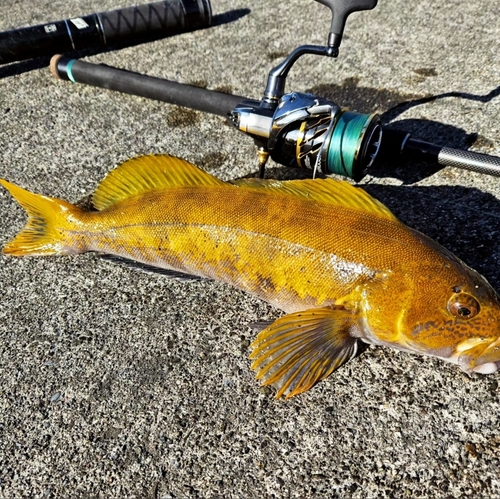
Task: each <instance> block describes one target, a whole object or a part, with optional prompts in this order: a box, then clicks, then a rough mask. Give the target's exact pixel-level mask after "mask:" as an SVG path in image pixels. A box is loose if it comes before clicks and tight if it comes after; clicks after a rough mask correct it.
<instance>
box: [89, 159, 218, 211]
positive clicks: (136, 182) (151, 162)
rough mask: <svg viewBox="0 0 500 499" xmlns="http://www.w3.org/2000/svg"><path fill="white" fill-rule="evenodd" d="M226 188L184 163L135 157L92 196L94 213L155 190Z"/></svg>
mask: <svg viewBox="0 0 500 499" xmlns="http://www.w3.org/2000/svg"><path fill="white" fill-rule="evenodd" d="M194 185H197V186H207V187H209V186H215V185H226V183H225V182H223V181H222V180H219V179H217V178H215V177H212V175H210V174H208V173H206V172H204V171H202V170H200V169H199V168H198V167H196V166H194V165H193V164H191V163H188V162H187V161H185V160H183V159H180V158H176V157H174V156H168V155H166V154H159V155H153V154H149V155H146V156H138V157H137V158H132V159H129V160H127V161H124V162H123V163H121V164H119V165H118V166H117V167H116V168H115V169H114V170H112V171H111V172H109V173H108V175H107V176H106V178H105V179H104V180H103V181H102V182H101V183H100V184H99V186H98V187H97V189H96V190H95V192H94V195H93V196H92V204H93V205H94V207H95V208H96V209H97V210H104V209H105V208H108V207H109V206H111V205H113V204H115V203H117V202H119V201H123V200H125V199H128V198H130V197H132V196H136V195H138V194H142V193H145V192H149V191H152V190H155V189H165V188H169V187H181V186H194Z"/></svg>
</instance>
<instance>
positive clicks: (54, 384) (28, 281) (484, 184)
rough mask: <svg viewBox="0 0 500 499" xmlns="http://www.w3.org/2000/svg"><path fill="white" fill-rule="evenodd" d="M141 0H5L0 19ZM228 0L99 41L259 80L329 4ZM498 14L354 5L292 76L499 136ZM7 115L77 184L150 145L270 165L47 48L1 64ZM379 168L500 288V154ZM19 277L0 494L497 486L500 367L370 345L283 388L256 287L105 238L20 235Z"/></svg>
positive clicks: (291, 84) (403, 119)
mask: <svg viewBox="0 0 500 499" xmlns="http://www.w3.org/2000/svg"><path fill="white" fill-rule="evenodd" d="M124 4H127V2H125V1H124V0H101V1H97V0H74V1H73V2H65V1H61V0H57V1H52V0H51V1H49V0H37V1H36V2H19V1H15V0H3V1H2V9H1V10H2V15H1V16H0V30H7V29H11V28H14V27H19V26H25V25H35V24H39V23H42V22H47V21H52V20H58V19H66V18H70V17H74V16H78V15H83V14H87V13H91V12H102V11H104V10H110V9H114V8H118V7H123V6H125V5H124ZM128 4H130V2H128ZM212 6H213V11H214V16H216V17H215V19H216V21H217V22H216V25H215V26H213V27H212V28H210V29H206V30H202V31H197V32H193V33H187V34H181V35H178V36H175V37H171V38H168V39H165V40H161V41H156V42H153V43H149V44H143V45H139V46H135V47H130V48H126V49H123V50H117V51H113V52H108V53H100V54H97V55H93V56H90V57H88V58H87V60H88V61H91V62H102V63H106V64H109V65H111V66H117V67H121V68H126V69H129V70H133V71H137V72H141V73H147V74H150V75H155V76H158V77H163V78H169V79H173V80H176V81H180V82H188V83H195V84H197V85H202V86H206V87H208V88H210V89H223V90H224V91H229V92H232V93H235V94H240V95H246V96H249V97H252V98H260V97H261V94H262V92H263V90H264V87H265V82H266V77H267V74H268V71H269V69H270V68H271V67H272V66H274V65H276V64H278V63H279V62H281V61H282V60H283V58H284V56H285V55H286V54H288V53H289V52H290V51H291V50H293V49H294V48H295V47H296V46H297V45H299V44H323V43H324V42H325V40H326V36H327V32H328V28H329V25H330V18H329V12H328V10H327V9H326V7H324V6H323V5H321V4H319V3H317V2H313V1H312V0H282V1H280V2H277V1H269V0H246V1H245V0H213V1H212ZM499 14H500V7H499V6H498V3H497V2H492V1H491V0H476V1H468V2H465V1H463V2H457V1H454V0H442V1H440V2H434V1H431V0H421V1H419V2H406V1H403V0H393V1H390V2H389V1H380V2H379V5H378V6H377V7H376V9H375V10H373V11H370V12H363V13H357V14H353V15H352V16H351V17H350V18H349V20H348V23H347V27H346V32H345V37H344V40H343V43H342V47H341V52H340V57H339V58H338V60H331V59H321V58H317V57H313V56H306V57H304V58H303V59H301V60H300V61H299V62H298V63H297V65H296V66H295V67H294V68H293V70H292V71H291V74H290V77H289V79H288V83H287V89H289V90H292V89H293V90H298V91H313V92H316V93H317V94H319V95H323V96H327V97H330V98H332V99H334V100H335V101H336V102H338V103H339V104H340V105H342V106H346V107H349V108H351V109H353V110H357V111H363V112H374V111H378V112H379V113H381V114H382V119H383V121H384V123H389V122H393V121H397V122H398V123H399V126H400V127H401V128H404V129H407V130H409V131H411V132H412V133H413V134H414V137H418V138H422V139H427V140H433V141H436V142H438V143H441V144H446V145H449V146H451V147H458V148H463V149H467V148H469V149H471V150H476V151H481V152H485V153H488V154H496V155H500V126H499V118H500V97H499V94H500V87H499V85H500V58H499V57H498V51H499V40H500V22H499V21H498V19H499ZM0 119H1V126H0V177H3V178H6V179H8V180H10V181H12V182H15V183H18V184H20V185H22V186H24V187H26V188H28V189H30V190H33V191H36V192H39V193H43V194H46V195H50V196H55V197H61V198H64V199H67V200H69V201H71V202H81V201H82V200H85V199H87V197H88V196H89V195H90V194H91V193H92V191H93V190H94V188H95V186H96V185H97V183H98V182H99V180H100V179H102V178H103V177H104V176H105V175H106V173H107V172H108V171H109V170H110V169H112V168H113V167H114V166H115V165H116V164H118V163H119V162H121V161H123V160H125V159H127V158H129V157H132V156H136V155H139V154H145V153H169V154H173V155H177V156H181V157H183V158H185V159H187V160H190V161H192V162H194V163H196V164H198V165H199V166H201V167H203V168H204V169H206V170H207V171H209V172H211V173H212V174H214V175H217V176H219V177H221V178H223V179H232V178H238V177H242V176H248V175H254V174H255V173H256V170H257V166H256V155H255V152H256V151H255V147H254V145H253V142H252V140H250V139H249V138H248V137H245V136H244V135H243V134H240V133H239V132H237V131H235V130H233V129H232V128H231V127H229V126H227V125H226V124H225V122H224V120H223V119H222V118H219V117H215V116H210V115H206V114H202V113H198V112H194V111H190V110H186V109H179V108H176V107H174V106H170V105H167V104H164V103H158V102H154V101H148V100H146V99H142V98H137V97H131V96H128V95H123V94H118V93H114V92H110V91H105V90H101V89H97V88H91V87H88V86H83V85H74V84H71V83H69V82H63V81H57V80H55V79H54V78H53V77H52V76H51V74H50V73H49V70H48V67H47V59H44V60H35V61H30V62H27V63H16V64H12V65H7V66H2V67H0ZM299 175H301V174H300V172H299V173H297V172H296V171H294V170H287V169H286V168H284V167H280V166H279V165H275V164H271V165H270V168H269V170H268V176H273V177H279V178H294V177H296V176H299ZM363 183H364V184H366V188H367V190H368V191H369V192H370V193H371V194H373V195H375V196H376V197H378V198H379V199H381V200H382V201H383V202H385V203H386V204H387V205H388V206H389V207H390V208H391V209H392V210H393V211H394V212H395V214H396V215H397V216H399V217H400V218H401V219H402V220H403V221H404V222H405V223H407V224H409V225H410V226H412V227H414V228H416V229H418V230H420V231H422V232H424V233H426V234H428V235H429V236H431V237H433V238H435V239H437V240H438V241H439V242H440V243H442V244H443V245H445V246H446V247H448V248H449V249H451V250H452V251H454V252H455V253H456V254H457V255H458V256H459V257H460V258H462V259H463V260H465V261H466V262H467V263H468V264H469V265H471V266H472V267H474V268H476V269H477V270H478V271H480V272H481V273H482V274H484V275H485V276H486V277H487V278H488V279H489V280H490V282H491V283H492V285H493V286H494V287H496V288H497V289H500V267H499V265H498V262H499V258H500V250H499V245H498V241H499V238H498V236H499V230H500V201H499V199H500V180H499V179H498V178H494V177H488V176H481V175H479V174H475V173H470V172H465V171H462V170H458V169H453V168H445V169H439V168H438V167H436V166H435V165H430V164H427V163H416V162H410V163H405V164H402V163H401V164H398V165H380V166H379V167H378V168H376V169H374V170H373V171H372V175H371V176H369V177H367V178H366V179H365V180H364V181H363ZM0 213H1V216H0V244H1V245H3V244H5V243H6V242H7V241H8V240H10V239H11V238H12V237H13V236H14V235H15V234H16V233H17V232H18V231H19V230H20V229H21V228H22V227H23V225H24V223H25V220H26V217H25V214H24V212H23V211H22V209H21V208H19V207H18V206H17V205H16V203H15V202H14V201H13V200H12V199H11V197H10V196H9V195H8V193H7V192H5V191H4V190H2V191H1V192H0ZM332 223H333V221H332ZM0 288H1V296H0V497H3V498H9V499H10V498H24V497H26V498H42V497H44V498H45V497H47V498H66V497H68V498H69V497H72V498H114V497H116V498H162V499H167V498H212V497H225V498H267V497H269V498H272V497H275V498H281V497H284V498H285V497H286V498H288V497H290V498H316V497H327V498H346V497H352V498H402V497H425V498H428V497H433V498H462V497H474V498H483V497H500V477H499V472H500V458H499V453H500V430H499V427H500V416H499V415H500V402H499V396H500V391H499V379H500V375H499V374H493V375H488V376H482V375H473V376H471V377H468V376H467V375H465V374H463V373H462V372H461V371H460V370H459V369H458V368H457V367H455V366H453V365H448V364H445V363H444V362H442V361H440V360H435V359H431V358H424V357H419V356H412V355H409V354H405V353H399V352H396V351H392V350H389V349H384V348H371V347H369V348H367V349H365V350H364V351H363V352H362V353H361V354H360V355H358V356H357V357H356V358H355V359H354V360H352V361H351V362H349V363H348V364H347V365H345V366H344V367H342V368H341V369H339V370H338V371H337V372H335V373H334V374H333V375H332V376H331V377H330V378H329V379H328V380H326V381H325V382H322V383H320V384H319V385H317V386H316V387H315V388H313V389H312V390H310V391H309V392H308V393H306V394H304V395H302V396H298V397H295V398H293V399H291V400H289V401H283V400H280V401H276V400H274V398H273V393H272V390H267V389H262V388H261V387H260V386H259V383H258V382H257V381H256V380H255V378H254V375H253V374H252V373H251V371H250V369H249V365H250V362H249V360H248V359H247V356H248V354H249V351H248V345H249V342H250V341H251V340H252V338H253V337H254V334H255V333H254V332H253V331H252V330H251V329H250V327H249V324H250V323H252V322H256V321H260V320H269V319H272V318H276V317H278V316H279V315H280V312H279V311H278V310H275V309H272V308H271V307H269V306H267V305H266V304H265V303H262V302H260V301H258V300H256V299H252V298H249V297H248V296H246V295H245V294H244V293H242V292H239V291H236V290H234V289H231V288H229V287H227V286H224V285H221V284H218V283H215V282H195V283H182V282H172V281H170V280H168V279H166V278H164V277H162V276H155V275H149V274H143V273H139V272H134V271H131V270H129V269H127V268H123V267H120V266H116V265H113V264H112V263H108V262H105V261H102V260H101V259H99V258H98V257H97V256H96V255H92V254H88V255H80V256H74V257H60V258H56V257H53V258H19V259H18V258H12V257H5V256H1V257H0ZM395 299H397V297H395Z"/></svg>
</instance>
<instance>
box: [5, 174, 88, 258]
mask: <svg viewBox="0 0 500 499" xmlns="http://www.w3.org/2000/svg"><path fill="white" fill-rule="evenodd" d="M0 184H1V185H3V187H5V188H6V189H7V190H8V191H9V192H10V194H11V195H12V197H13V198H14V199H15V200H16V201H17V202H18V203H19V204H20V205H21V206H22V207H23V208H24V209H25V210H26V213H27V214H28V222H27V223H26V226H25V227H24V229H23V230H22V231H21V232H20V233H19V234H18V235H17V236H16V237H15V238H14V239H13V240H12V241H10V242H9V243H7V244H6V245H5V247H4V248H3V253H4V254H8V255H15V256H23V255H67V254H72V253H80V252H82V251H85V249H84V248H83V247H82V244H81V242H80V243H79V244H75V242H74V241H73V240H72V239H71V237H70V236H69V235H68V233H67V231H66V230H65V229H67V228H70V227H72V226H73V225H74V223H75V222H76V221H77V220H78V219H79V216H80V215H81V214H82V213H83V210H81V209H80V208H78V207H76V206H74V205H72V204H70V203H67V202H66V201H63V200H61V199H55V198H50V197H47V196H42V195H40V194H34V193H32V192H29V191H27V190H25V189H23V188H21V187H19V186H17V185H15V184H12V183H10V182H7V181H6V180H2V179H0ZM70 220H71V221H70Z"/></svg>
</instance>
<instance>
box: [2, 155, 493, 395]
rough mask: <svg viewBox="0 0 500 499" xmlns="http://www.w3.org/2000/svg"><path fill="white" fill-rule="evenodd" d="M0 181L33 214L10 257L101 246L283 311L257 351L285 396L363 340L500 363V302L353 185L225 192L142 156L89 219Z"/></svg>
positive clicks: (123, 168)
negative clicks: (202, 279) (220, 285)
mask: <svg viewBox="0 0 500 499" xmlns="http://www.w3.org/2000/svg"><path fill="white" fill-rule="evenodd" d="M1 183H2V184H3V185H4V186H5V187H6V188H7V189H8V190H9V191H10V192H11V193H12V195H13V196H14V197H15V198H16V199H17V200H18V201H19V202H20V203H21V204H22V205H23V206H24V207H25V209H26V210H27V211H28V214H29V215H30V218H29V220H28V224H27V227H26V228H25V230H24V231H23V232H21V233H20V234H19V235H18V236H17V237H16V238H15V239H14V240H13V241H12V242H10V243H9V244H7V246H6V247H5V248H4V253H8V254H13V255H25V254H32V255H42V254H74V253H83V252H86V251H97V252H101V253H105V254H110V255H116V256H119V257H123V258H127V259H132V260H135V261H137V262H141V263H143V264H147V265H149V266H154V267H158V268H162V269H169V270H173V271H176V272H181V273H184V274H191V275H194V276H199V277H207V278H211V279H216V280H219V281H222V282H225V283H228V284H231V285H233V286H235V287H237V288H239V289H242V290H244V291H246V292H248V293H250V294H252V295H254V296H257V297H259V298H261V299H263V300H266V301H267V302H269V303H271V304H273V305H274V306H276V307H278V308H280V309H282V310H283V311H285V312H286V314H288V315H285V316H284V317H282V318H281V319H279V320H278V321H276V323H275V324H272V325H270V326H269V327H267V328H266V329H264V331H262V332H261V333H259V335H258V337H257V339H256V341H255V342H254V344H253V345H252V348H253V353H252V355H251V357H252V358H253V359H255V360H254V363H253V365H252V367H253V368H254V369H256V370H257V372H258V377H259V378H261V379H263V380H264V382H265V383H266V384H273V385H275V386H276V387H277V388H278V396H280V395H282V394H284V395H286V396H287V397H289V396H292V395H295V394H297V393H301V392H303V391H305V390H307V389H309V388H310V387H311V386H312V385H313V384H314V383H316V382H317V381H319V380H320V379H323V378H324V377H326V376H328V375H329V374H330V373H331V372H332V371H333V370H334V369H335V368H336V367H338V366H339V365H341V364H342V363H343V362H345V361H346V360H348V359H349V358H350V357H352V356H353V355H354V354H355V352H356V344H357V340H359V339H361V340H363V341H365V342H368V343H372V344H376V345H385V346H391V347H394V348H396V349H399V350H404V351H409V352H416V353H422V354H427V355H433V356H437V357H440V358H443V359H445V360H448V361H451V362H455V363H457V364H459V365H460V366H461V367H462V368H463V369H464V370H466V371H468V372H470V371H472V370H476V371H478V372H485V373H486V372H493V371H494V370H496V367H497V366H498V364H497V363H499V362H500V350H499V348H500V347H499V345H498V343H499V342H500V340H499V336H500V335H499V319H500V303H499V300H498V297H497V295H496V293H495V291H494V290H493V289H492V288H491V286H490V285H489V284H488V283H487V281H486V280H485V279H484V278H483V277H482V276H480V275H479V274H477V273H476V272H475V271H473V270H472V269H470V268H469V267H467V266H466V265H465V264H464V263H463V262H461V261H460V260H459V259H458V258H456V257H455V256H454V255H452V254H451V253H450V252H449V251H447V250H446V249H444V248H443V247H441V246H440V245H438V244H437V243H436V242H434V241H432V240H431V239H429V238H428V237H426V236H424V235H423V234H421V233H419V232H417V231H415V230H413V229H410V228H408V227H407V226H405V225H404V224H402V223H401V222H400V221H399V220H397V219H396V218H395V217H394V216H393V215H392V214H391V213H390V212H389V210H388V209H387V208H386V207H384V206H383V205H382V204H380V203H379V202H378V201H376V200H374V199H373V198H371V197H370V196H369V195H368V194H366V193H365V192H364V191H362V190H360V189H356V188H354V187H352V186H350V185H349V184H347V183H345V182H340V181H335V180H332V179H324V180H314V181H312V180H307V181H290V182H276V181H260V180H257V179H248V180H242V181H237V182H233V183H226V182H222V181H220V180H218V179H216V178H214V177H212V176H210V175H208V174H206V173H204V172H202V171H200V170H198V169H197V168H196V167H194V166H193V165H190V164H189V163H187V162H184V161H183V160H179V159H176V158H172V157H169V156H145V157H141V158H135V159H132V160H129V161H128V162H125V163H124V164H122V165H120V166H119V167H118V168H117V169H116V170H114V171H113V172H111V173H110V175H108V177H107V178H106V179H105V180H104V181H103V182H102V183H101V184H100V186H99V187H98V189H97V190H96V193H95V194H94V198H93V202H94V205H95V207H96V208H97V209H98V211H90V212H86V211H83V210H81V209H79V208H77V207H75V206H73V205H71V204H69V203H66V202H64V201H61V200H54V199H52V198H47V197H44V196H38V195H36V194H31V193H28V192H27V191H24V190H23V189H21V188H19V187H17V186H14V185H13V184H10V183H8V182H6V181H1Z"/></svg>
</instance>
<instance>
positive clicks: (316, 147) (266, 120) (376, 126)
mask: <svg viewBox="0 0 500 499" xmlns="http://www.w3.org/2000/svg"><path fill="white" fill-rule="evenodd" d="M316 1H318V2H320V3H322V4H324V5H326V6H327V7H328V8H329V9H330V10H331V12H332V23H331V26H330V32H329V34H328V40H327V45H326V46H324V47H322V46H315V45H303V46H300V47H298V48H297V49H295V50H294V51H293V52H292V53H291V54H290V55H289V56H288V57H287V58H286V59H285V60H284V61H283V62H282V63H281V64H279V65H278V66H276V67H275V68H273V69H272V70H271V72H270V73H269V77H268V80H267V86H266V90H265V92H264V97H263V99H262V101H261V102H260V103H259V105H258V106H255V105H254V102H243V103H242V104H240V105H238V106H237V107H236V108H235V109H234V110H233V111H232V112H231V114H230V117H229V119H230V121H231V122H232V123H233V124H234V125H235V126H236V127H237V128H238V129H239V130H241V131H243V132H245V133H247V134H249V135H251V136H252V137H253V138H254V140H255V141H256V143H257V145H258V146H259V176H260V177H263V176H264V168H265V165H266V163H267V160H268V158H269V157H271V158H272V159H273V160H274V161H276V162H277V163H280V164H283V165H285V166H300V167H305V168H309V169H312V170H313V172H314V173H313V175H314V176H315V175H316V173H317V172H318V171H320V172H322V173H325V174H332V173H336V174H339V175H343V176H346V177H350V178H352V179H354V180H360V179H361V178H363V177H364V175H365V174H366V172H367V170H368V168H369V167H370V166H371V165H372V164H373V162H374V161H375V158H376V157H377V153H378V151H379V148H380V144H381V137H382V127H381V126H380V122H379V118H378V116H377V115H376V114H372V115H363V114H357V113H352V112H348V111H345V110H342V109H341V108H340V107H339V106H338V105H337V104H335V103H334V102H331V101H329V100H327V99H324V98H321V97H316V96H315V95H311V94H304V93H298V92H292V93H289V94H285V83H286V77H287V75H288V73H289V71H290V70H291V68H292V66H293V65H294V64H295V62H297V60H298V59H299V57H301V56H302V55H304V54H314V55H318V56H327V57H337V56H338V54H339V47H340V43H341V41H342V35H343V32H344V27H345V23H346V21H347V17H348V16H349V15H350V14H352V13H353V12H357V11H361V10H370V9H373V8H374V7H375V6H376V5H377V0H316Z"/></svg>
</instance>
